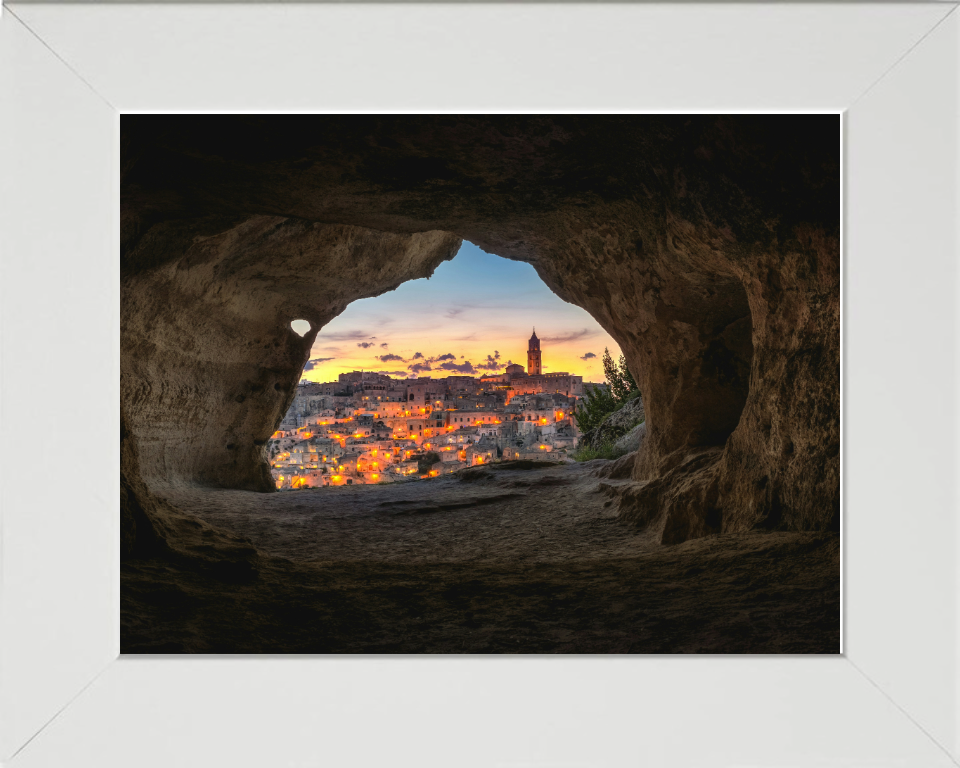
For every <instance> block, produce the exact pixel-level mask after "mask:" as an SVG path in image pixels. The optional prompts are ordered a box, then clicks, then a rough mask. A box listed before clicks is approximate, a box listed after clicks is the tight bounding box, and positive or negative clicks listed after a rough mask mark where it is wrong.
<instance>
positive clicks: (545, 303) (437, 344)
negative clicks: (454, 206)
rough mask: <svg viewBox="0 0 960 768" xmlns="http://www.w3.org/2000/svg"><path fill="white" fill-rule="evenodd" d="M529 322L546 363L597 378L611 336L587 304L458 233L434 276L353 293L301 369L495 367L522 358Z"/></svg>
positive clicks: (316, 376)
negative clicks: (456, 245)
mask: <svg viewBox="0 0 960 768" xmlns="http://www.w3.org/2000/svg"><path fill="white" fill-rule="evenodd" d="M534 326H536V329H537V336H539V337H540V348H541V350H542V353H543V370H544V373H555V372H558V371H566V372H568V373H572V374H578V375H581V376H583V380H584V381H596V382H600V381H603V379H604V376H603V365H602V364H601V358H602V357H603V349H604V347H609V348H610V354H611V355H613V358H614V360H616V359H617V358H618V357H619V355H620V348H619V347H618V346H617V343H616V342H615V341H614V340H613V339H612V338H611V337H610V336H609V335H608V334H607V332H606V331H604V330H603V329H602V328H601V327H600V325H599V324H598V323H597V322H596V321H595V320H594V319H593V318H592V317H590V315H589V314H587V312H586V311H585V310H583V309H581V308H580V307H576V306H574V305H573V304H567V303H566V302H564V301H562V300H561V299H560V298H559V297H558V296H557V295H556V294H554V293H553V292H552V291H551V290H550V289H549V288H547V286H546V285H545V284H544V283H543V281H542V280H540V278H539V277H538V276H537V273H536V272H535V271H534V269H533V267H531V266H530V265H529V264H524V263H521V262H515V261H509V260H507V259H503V258H500V257H499V256H493V255H491V254H489V253H486V252H484V251H482V250H480V249H479V248H478V247H477V246H475V245H474V244H473V243H467V242H464V244H463V246H462V247H461V248H460V252H459V253H458V254H457V255H456V257H455V258H454V259H453V260H452V261H447V262H444V263H443V264H441V265H440V266H439V267H437V270H436V272H434V274H433V277H431V278H429V279H425V280H411V281H409V282H407V283H404V284H403V285H401V286H400V287H399V288H397V290H395V291H391V292H389V293H385V294H383V295H382V296H377V297H376V298H373V299H360V300H358V301H355V302H354V303H353V304H351V305H350V306H348V307H347V309H346V310H345V311H344V312H343V314H342V315H340V316H339V317H336V318H334V319H333V320H332V321H331V322H330V323H329V324H327V325H326V326H325V327H324V328H322V329H321V331H320V333H319V334H318V335H317V338H316V341H315V342H314V345H313V349H312V350H311V355H310V362H308V363H307V365H306V367H305V369H304V373H303V378H305V379H309V380H311V381H336V379H337V376H338V375H339V374H341V373H348V372H350V371H359V370H364V371H379V372H382V373H386V374H389V375H390V376H394V377H397V378H400V377H403V378H406V377H409V376H415V375H417V374H419V375H421V376H433V377H434V378H438V377H443V376H449V375H453V374H457V373H461V372H462V373H465V374H468V375H473V376H480V375H483V374H485V373H501V372H502V371H503V369H504V367H505V366H506V365H508V364H509V363H510V362H515V363H519V364H520V365H522V366H524V368H526V365H527V339H529V338H530V333H531V331H532V330H533V327H534Z"/></svg>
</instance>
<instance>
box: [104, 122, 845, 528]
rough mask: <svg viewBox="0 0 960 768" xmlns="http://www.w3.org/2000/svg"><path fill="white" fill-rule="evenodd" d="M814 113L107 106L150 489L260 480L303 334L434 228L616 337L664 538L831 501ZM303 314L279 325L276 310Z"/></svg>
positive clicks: (830, 505) (132, 424)
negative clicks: (386, 113) (633, 385)
mask: <svg viewBox="0 0 960 768" xmlns="http://www.w3.org/2000/svg"><path fill="white" fill-rule="evenodd" d="M838 127H839V126H838V119H837V117H836V116H810V115H805V116H709V117H689V116H649V115H643V116H615V117H605V116H565V117H525V116H504V117H480V116H469V117H457V116H439V117H421V116H400V117H367V116H364V117H357V116H342V117H330V116H279V117H259V116H217V117H179V116H147V115H136V116H124V117H123V118H122V121H121V134H122V137H121V151H122V157H121V169H122V177H121V182H122V184H121V189H122V193H121V244H122V255H121V265H122V266H121V285H122V319H121V323H122V325H121V338H122V357H121V377H122V381H121V385H122V386H121V390H122V394H121V398H122V408H123V413H124V415H125V419H126V425H127V430H128V432H129V433H130V435H131V436H132V439H134V440H135V441H136V445H137V450H138V452H139V457H140V473H141V475H142V478H143V479H144V481H145V482H146V483H147V484H148V485H150V486H157V487H159V485H160V484H163V483H186V482H189V483H203V484H208V485H218V486H224V487H235V488H248V489H254V490H266V489H267V488H268V487H272V486H271V484H270V483H269V477H268V470H267V465H266V462H265V459H264V456H263V451H262V442H263V441H265V440H266V438H267V437H268V436H269V434H270V433H271V432H272V431H273V430H274V428H275V426H276V424H277V422H278V421H279V419H280V417H281V415H282V413H283V412H284V410H285V409H286V407H287V406H288V404H289V402H290V399H291V397H292V393H293V388H294V387H295V385H296V382H297V380H298V379H299V375H300V371H301V369H302V366H303V363H304V362H305V361H306V359H307V356H308V354H309V348H310V345H311V343H312V340H313V337H314V336H315V334H316V332H317V331H318V330H319V329H320V328H321V327H322V326H323V325H324V324H325V323H326V322H328V321H329V320H330V319H331V318H333V317H335V316H336V315H337V314H339V313H340V312H342V311H343V309H344V308H345V307H346V306H347V304H348V303H349V302H350V301H352V300H354V299H357V298H361V297H366V296H373V295H377V294H378V293H381V292H383V291H385V290H389V289H391V288H393V287H396V286H397V285H399V284H400V283H401V282H403V281H404V280H407V279H412V278H415V277H421V276H425V275H427V274H430V272H432V270H433V269H434V268H435V267H436V266H437V265H438V264H439V263H440V262H441V261H442V260H444V259H446V258H451V257H452V256H453V255H454V254H455V252H456V249H457V247H458V246H459V241H460V238H463V239H469V240H470V241H472V242H474V243H476V244H477V245H479V246H480V247H482V248H484V249H485V250H487V251H489V252H491V253H496V254H498V255H500V256H504V257H506V258H511V259H517V260H523V261H526V262H529V263H530V264H532V265H533V266H534V268H535V269H536V270H537V272H538V274H539V275H540V276H541V277H542V278H543V280H544V281H545V282H546V283H547V285H548V286H550V288H551V289H552V290H554V292H556V293H557V294H558V295H559V296H560V297H561V298H563V299H564V300H566V301H570V302H572V303H575V304H577V305H579V306H581V307H583V308H585V309H586V310H587V311H589V312H590V313H591V315H593V316H594V317H595V318H596V319H597V320H598V321H599V322H600V323H601V325H602V326H603V327H604V328H605V329H606V330H607V331H608V332H609V333H610V334H611V335H612V336H613V337H614V338H615V339H616V340H617V342H618V343H619V344H620V346H621V348H622V349H623V351H624V354H625V355H626V357H627V360H628V363H629V365H630V368H631V371H632V372H633V374H634V376H635V377H636V379H637V381H638V382H639V384H640V387H641V390H642V392H643V395H644V399H645V404H646V410H647V418H648V432H647V438H646V440H645V441H644V444H643V448H642V450H641V451H640V452H639V455H638V456H637V457H636V461H635V464H634V466H633V470H632V477H633V479H634V480H635V484H633V485H631V486H630V487H629V488H628V489H626V490H625V491H624V493H623V494H622V497H621V499H620V510H621V515H622V517H623V518H624V519H625V520H627V521H631V522H633V523H635V524H637V525H654V524H655V525H657V526H658V530H659V531H660V533H661V536H662V540H663V541H664V542H666V543H674V542H678V541H683V540H684V539H686V538H690V537H694V536H700V535H704V534H706V533H710V532H715V531H741V530H747V529H750V528H753V527H757V526H765V527H771V528H786V529H823V528H829V527H835V526H836V525H837V521H838V518H837V514H838V510H839V495H840V487H839V413H840V391H839V366H840V358H839V339H840V337H839V328H840V325H839V322H840V290H839V287H840V284H839V280H840V263H839V208H840V188H839V131H838ZM296 317H302V318H305V319H307V320H309V321H310V322H311V324H312V330H311V333H309V334H307V336H306V337H305V338H303V339H301V338H300V337H299V336H297V335H296V334H295V333H293V332H292V331H291V330H290V329H289V322H290V320H292V319H294V318H296Z"/></svg>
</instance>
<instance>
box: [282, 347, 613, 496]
mask: <svg viewBox="0 0 960 768" xmlns="http://www.w3.org/2000/svg"><path fill="white" fill-rule="evenodd" d="M585 386H586V387H587V388H589V387H595V386H605V385H600V384H586V385H584V383H583V377H582V376H576V375H573V374H569V373H543V365H542V359H541V349H540V339H538V338H537V334H536V329H534V333H533V335H532V336H531V337H530V340H529V343H528V345H527V368H526V370H524V367H523V366H522V365H517V364H513V365H508V366H507V367H506V370H505V371H504V372H503V373H500V374H494V375H487V376H481V377H479V378H477V377H473V376H447V377H446V378H436V379H434V378H429V377H421V378H416V379H394V378H391V377H390V376H386V375H384V374H380V373H374V372H367V371H353V372H352V373H343V374H340V376H339V380H338V381H334V382H325V383H315V382H308V381H302V382H301V383H300V385H299V386H298V387H297V394H296V396H295V397H294V399H293V403H292V405H291V406H290V409H289V410H288V411H287V413H286V415H285V416H284V417H283V420H282V421H281V422H280V426H279V429H278V430H277V431H276V432H275V433H274V434H273V436H272V437H271V438H270V440H269V441H268V443H267V453H268V456H269V459H270V465H271V472H272V474H273V478H274V480H275V481H276V484H277V488H278V489H280V490H288V489H296V488H317V487H323V486H331V485H333V486H340V485H364V484H376V483H392V482H404V481H410V480H427V479H430V478H434V477H439V476H440V475H446V474H451V473H453V472H456V471H457V470H460V469H463V468H465V467H470V466H475V465H478V464H488V463H491V462H495V461H514V460H518V459H532V460H536V461H563V460H566V459H567V457H568V454H569V453H572V452H573V451H574V450H575V449H576V447H577V443H578V438H579V430H578V429H577V425H576V418H575V415H574V414H575V410H576V404H577V400H578V399H579V398H581V397H582V396H583V393H584V387H585Z"/></svg>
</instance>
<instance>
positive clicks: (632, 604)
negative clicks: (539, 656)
mask: <svg viewBox="0 0 960 768" xmlns="http://www.w3.org/2000/svg"><path fill="white" fill-rule="evenodd" d="M597 465H598V462H591V463H588V464H579V465H577V464H568V465H561V466H554V467H548V468H535V469H528V470H523V469H516V468H512V467H511V466H510V465H500V466H492V467H487V468H477V469H474V470H470V471H469V472H468V473H466V476H467V477H470V478H471V479H470V480H465V479H461V478H457V477H449V478H440V479H437V480H430V481H426V482H419V483H410V484H405V485H402V486H399V485H394V486H360V487H342V488H326V489H311V490H301V491H293V492H287V493H279V494H258V493H249V492H243V491H216V490H190V491H184V490H179V491H168V492H166V493H164V496H165V497H166V498H167V499H168V500H169V501H170V502H171V503H173V504H174V505H176V506H177V507H179V508H181V509H183V510H186V511H189V512H190V513H191V514H193V515H196V516H197V517H200V518H201V519H203V520H205V521H207V522H208V523H210V524H212V525H214V526H216V527H217V528H220V529H222V530H226V531H229V532H231V533H234V534H238V535H240V536H243V537H246V538H247V539H249V540H250V541H251V542H252V543H253V544H254V546H256V548H257V550H258V551H259V552H260V555H259V557H258V558H257V559H256V568H255V571H250V570H242V569H241V570H239V571H233V570H229V569H223V570H216V569H211V568H209V567H205V566H202V565H199V564H193V563H191V562H190V561H186V560H183V561H170V560H160V559H156V560H146V561H132V562H125V563H124V564H123V567H122V571H121V647H122V651H123V652H124V653H183V652H188V653H189V652H193V653H838V652H839V643H840V541H839V536H837V535H836V534H806V533H803V534H801V533H784V532H754V533H749V534H724V535H720V536H711V537H707V538H703V539H697V540H693V541H688V542H685V543H683V544H680V545H677V546H670V547H665V546H661V545H660V544H658V543H657V542H656V538H655V536H654V535H653V534H652V533H637V532H635V531H634V530H632V529H631V528H628V527H626V526H624V525H623V524H621V523H619V522H618V521H617V520H616V518H615V510H614V508H612V507H611V506H610V502H609V500H608V497H607V496H606V495H604V494H602V493H598V492H597V486H598V480H597V478H596V477H594V476H593V475H592V471H593V470H594V469H595V468H596V466H597ZM602 482H604V483H609V484H616V483H617V482H618V481H616V480H612V481H611V480H603V481H602ZM620 482H622V481H620Z"/></svg>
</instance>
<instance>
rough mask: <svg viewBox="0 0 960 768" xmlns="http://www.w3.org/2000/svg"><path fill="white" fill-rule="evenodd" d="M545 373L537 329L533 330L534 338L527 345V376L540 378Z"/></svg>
mask: <svg viewBox="0 0 960 768" xmlns="http://www.w3.org/2000/svg"><path fill="white" fill-rule="evenodd" d="M542 373H543V369H542V368H541V366H540V339H538V338H537V329H536V328H534V329H533V336H531V337H530V341H529V343H528V344H527V375H528V376H539V375H540V374H542Z"/></svg>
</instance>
